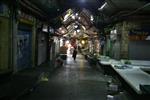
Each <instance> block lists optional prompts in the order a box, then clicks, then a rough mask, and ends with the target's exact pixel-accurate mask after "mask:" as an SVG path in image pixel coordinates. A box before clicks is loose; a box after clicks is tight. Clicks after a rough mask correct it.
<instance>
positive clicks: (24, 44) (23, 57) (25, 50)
mask: <svg viewBox="0 0 150 100" xmlns="http://www.w3.org/2000/svg"><path fill="white" fill-rule="evenodd" d="M31 34H32V32H31V31H29V30H21V29H19V31H18V35H17V70H22V69H25V68H29V67H31V54H32V53H31V46H32V42H31Z"/></svg>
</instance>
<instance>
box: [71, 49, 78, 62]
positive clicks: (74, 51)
mask: <svg viewBox="0 0 150 100" xmlns="http://www.w3.org/2000/svg"><path fill="white" fill-rule="evenodd" d="M76 56H77V50H76V48H74V50H73V54H72V57H73V59H74V60H76Z"/></svg>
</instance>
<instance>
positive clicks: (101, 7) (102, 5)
mask: <svg viewBox="0 0 150 100" xmlns="http://www.w3.org/2000/svg"><path fill="white" fill-rule="evenodd" d="M106 5H107V2H105V3H104V4H103V5H102V6H101V7H100V8H99V9H98V10H102V9H103V8H104V7H105V6H106Z"/></svg>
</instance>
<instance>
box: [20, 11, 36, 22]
mask: <svg viewBox="0 0 150 100" xmlns="http://www.w3.org/2000/svg"><path fill="white" fill-rule="evenodd" d="M18 13H19V19H20V20H27V21H30V22H33V21H34V18H33V17H32V16H31V15H28V14H26V13H24V12H22V11H18Z"/></svg>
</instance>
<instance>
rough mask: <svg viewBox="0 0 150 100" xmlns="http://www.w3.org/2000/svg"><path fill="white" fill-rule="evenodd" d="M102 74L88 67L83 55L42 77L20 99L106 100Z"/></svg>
mask: <svg viewBox="0 0 150 100" xmlns="http://www.w3.org/2000/svg"><path fill="white" fill-rule="evenodd" d="M106 95H107V90H106V82H105V79H104V76H103V75H102V74H101V73H100V72H98V71H96V70H95V69H93V68H92V67H90V66H89V65H88V63H87V61H86V60H84V57H83V56H81V55H78V56H77V59H76V61H74V60H73V59H72V57H71V55H68V59H67V61H66V64H65V65H64V66H63V67H62V68H60V69H58V70H57V71H56V72H55V73H54V74H53V75H51V76H48V77H47V78H46V77H45V78H43V80H42V81H41V82H40V84H39V86H38V87H37V88H36V89H35V90H34V91H33V92H31V94H30V95H25V96H24V97H22V98H21V99H20V100H106Z"/></svg>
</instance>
